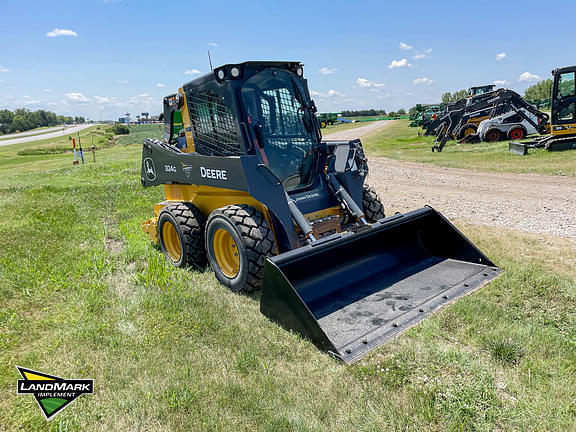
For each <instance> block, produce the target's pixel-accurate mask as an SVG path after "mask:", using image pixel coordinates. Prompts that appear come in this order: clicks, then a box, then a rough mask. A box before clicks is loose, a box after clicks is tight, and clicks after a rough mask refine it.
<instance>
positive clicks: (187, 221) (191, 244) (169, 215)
mask: <svg viewBox="0 0 576 432" xmlns="http://www.w3.org/2000/svg"><path fill="white" fill-rule="evenodd" d="M166 223H170V224H172V225H173V226H174V228H175V229H176V233H177V235H178V240H179V242H180V248H181V253H180V258H179V259H177V260H176V259H174V258H173V257H171V256H170V254H169V253H168V251H167V248H166V244H165V239H164V237H163V235H164V234H163V233H164V224H166ZM205 223H206V218H205V217H204V215H202V213H201V212H200V210H199V209H198V207H196V206H195V205H193V204H191V203H178V204H170V205H168V206H166V207H164V208H163V209H162V210H161V211H160V214H159V215H158V241H159V243H160V248H161V249H162V252H163V253H164V255H165V256H166V258H167V259H168V261H170V262H171V263H172V264H174V265H175V266H176V267H196V268H199V269H203V268H205V267H206V249H204V225H205Z"/></svg>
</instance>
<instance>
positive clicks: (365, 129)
mask: <svg viewBox="0 0 576 432" xmlns="http://www.w3.org/2000/svg"><path fill="white" fill-rule="evenodd" d="M390 123H391V121H390V120H381V121H376V122H370V123H367V124H366V126H360V127H359V128H356V129H348V130H343V131H340V132H333V133H324V134H323V135H325V136H326V139H329V140H352V139H356V138H361V137H363V136H364V135H368V134H371V133H372V132H375V131H376V130H378V129H381V128H383V127H384V126H387V125H389V124H390Z"/></svg>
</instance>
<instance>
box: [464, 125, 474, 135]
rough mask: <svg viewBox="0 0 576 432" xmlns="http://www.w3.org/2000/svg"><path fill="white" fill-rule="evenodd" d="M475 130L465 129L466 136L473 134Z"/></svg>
mask: <svg viewBox="0 0 576 432" xmlns="http://www.w3.org/2000/svg"><path fill="white" fill-rule="evenodd" d="M474 132H475V130H474V128H471V127H469V128H466V129H464V136H468V135H472V134H473V133H474Z"/></svg>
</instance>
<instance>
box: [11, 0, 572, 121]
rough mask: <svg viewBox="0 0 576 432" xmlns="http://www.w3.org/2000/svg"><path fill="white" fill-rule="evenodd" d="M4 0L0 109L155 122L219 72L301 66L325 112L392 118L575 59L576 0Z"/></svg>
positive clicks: (511, 83) (530, 78)
mask: <svg viewBox="0 0 576 432" xmlns="http://www.w3.org/2000/svg"><path fill="white" fill-rule="evenodd" d="M552 7H553V9H554V10H551V9H550V8H544V9H542V3H541V2H532V1H506V2H504V1H499V2H495V1H489V0H488V1H484V2H482V4H481V6H480V7H479V4H478V3H476V2H466V1H461V0H460V1H442V2H439V1H430V0H428V1H417V0H412V1H394V2H391V1H382V0H381V1H371V0H370V1H356V2H353V1H349V2H344V1H324V2H318V1H307V2H303V1H293V2H290V1H284V2H276V1H272V0H268V1H260V0H257V1H250V0H245V1H228V0H221V1H211V2H207V1H202V2H196V1H184V0H183V1H180V2H161V1H142V0H140V1H136V0H116V1H113V0H108V1H106V0H75V1H37V0H30V1H26V2H23V1H15V0H0V23H1V24H0V46H1V47H2V48H1V50H0V108H11V109H12V108H16V107H27V108H29V109H39V108H44V109H49V110H52V111H56V112H57V113H59V114H68V115H83V116H86V117H89V118H92V119H95V120H99V119H113V118H117V117H118V116H120V115H121V114H123V113H125V112H130V113H132V114H133V115H135V114H137V113H140V112H147V111H148V112H150V113H153V114H158V113H160V111H161V100H162V96H164V95H166V94H169V93H172V92H174V91H176V90H177V88H178V87H180V86H181V85H182V84H183V83H184V82H186V81H189V80H191V79H193V78H194V77H195V76H198V74H197V71H199V72H201V73H206V72H208V71H209V66H208V60H207V54H206V52H207V51H208V50H210V51H211V53H212V60H213V63H214V66H216V65H220V64H224V63H234V62H241V61H245V60H300V61H302V62H303V63H304V64H305V76H306V77H307V78H308V81H309V86H310V89H311V90H312V91H313V95H314V96H313V97H314V99H315V100H316V103H317V105H318V107H319V109H320V110H321V111H339V110H342V109H361V108H384V109H386V110H388V111H389V110H396V109H398V108H401V107H403V108H406V109H408V108H409V107H411V106H413V105H415V104H416V103H431V102H436V101H439V100H440V96H441V94H442V93H444V92H446V91H455V90H459V89H462V88H468V87H470V86H472V85H483V84H488V83H493V82H495V81H496V82H498V83H500V84H503V85H505V86H506V87H509V88H512V89H515V90H517V91H523V90H524V89H525V88H526V87H527V86H529V85H531V84H532V83H533V82H534V81H537V80H538V78H549V77H550V71H551V69H553V68H555V67H558V66H565V65H569V64H574V63H575V62H576V58H574V57H573V56H570V55H567V54H566V53H569V52H572V47H573V45H572V42H573V41H574V39H575V33H574V30H573V29H572V26H571V24H570V22H568V21H567V20H568V19H569V17H571V16H574V15H575V14H576V2H572V1H566V0H560V1H557V2H555V3H554V4H552Z"/></svg>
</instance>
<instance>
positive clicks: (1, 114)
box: [0, 109, 14, 134]
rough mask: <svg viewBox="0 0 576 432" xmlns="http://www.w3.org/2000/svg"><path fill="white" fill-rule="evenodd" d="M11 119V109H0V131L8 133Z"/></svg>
mask: <svg viewBox="0 0 576 432" xmlns="http://www.w3.org/2000/svg"><path fill="white" fill-rule="evenodd" d="M13 120H14V114H12V111H10V110H7V109H3V110H0V132H2V133H3V134H6V133H8V132H9V131H10V130H11V129H12V121H13Z"/></svg>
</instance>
